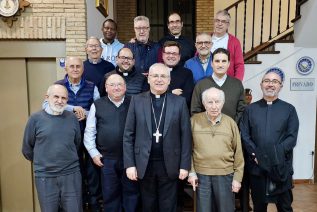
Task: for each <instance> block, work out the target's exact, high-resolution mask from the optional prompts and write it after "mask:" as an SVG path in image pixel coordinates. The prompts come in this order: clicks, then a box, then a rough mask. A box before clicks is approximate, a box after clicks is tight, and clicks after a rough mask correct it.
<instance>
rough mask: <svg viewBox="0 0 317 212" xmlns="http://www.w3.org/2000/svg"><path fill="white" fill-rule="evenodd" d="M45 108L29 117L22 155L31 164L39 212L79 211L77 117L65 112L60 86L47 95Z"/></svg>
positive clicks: (63, 89) (65, 97)
mask: <svg viewBox="0 0 317 212" xmlns="http://www.w3.org/2000/svg"><path fill="white" fill-rule="evenodd" d="M46 100H47V102H48V107H46V108H45V109H44V110H41V111H39V112H37V113H34V114H32V115H31V116H30V118H29V120H28V123H27V125H26V127H25V132H24V138H23V146H22V153H23V155H24V157H25V158H26V159H27V160H29V161H31V162H32V163H33V165H34V175H35V186H36V189H37V193H38V198H39V202H40V207H41V211H58V210H59V207H60V208H61V209H62V211H77V212H80V211H82V210H83V209H82V199H81V182H82V181H81V174H80V168H79V158H78V153H77V151H78V149H79V147H80V143H81V135H80V128H79V123H78V121H77V118H76V116H75V115H74V114H73V113H71V112H69V111H65V108H66V104H67V100H68V95H67V90H66V88H65V87H64V86H62V85H52V86H50V87H49V88H48V91H47V94H46Z"/></svg>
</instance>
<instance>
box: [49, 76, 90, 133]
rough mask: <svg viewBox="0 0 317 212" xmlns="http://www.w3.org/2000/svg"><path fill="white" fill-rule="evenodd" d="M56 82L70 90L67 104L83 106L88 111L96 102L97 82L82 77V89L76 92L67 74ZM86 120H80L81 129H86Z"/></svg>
mask: <svg viewBox="0 0 317 212" xmlns="http://www.w3.org/2000/svg"><path fill="white" fill-rule="evenodd" d="M55 84H60V85H64V86H65V87H66V88H67V91H68V102H67V104H69V105H73V106H81V107H82V108H84V109H85V110H87V111H89V110H90V106H91V104H92V103H93V102H94V88H95V84H94V83H93V82H90V81H87V80H85V79H84V78H81V82H80V89H79V90H78V92H77V93H76V94H75V93H74V92H73V91H72V90H71V89H70V84H69V82H68V79H67V75H66V76H65V78H64V79H62V80H59V81H57V82H55ZM85 122H86V120H84V121H81V122H80V128H81V130H84V129H85Z"/></svg>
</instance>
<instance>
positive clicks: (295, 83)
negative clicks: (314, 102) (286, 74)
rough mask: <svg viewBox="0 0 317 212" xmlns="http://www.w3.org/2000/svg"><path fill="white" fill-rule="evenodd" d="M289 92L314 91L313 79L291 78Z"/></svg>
mask: <svg viewBox="0 0 317 212" xmlns="http://www.w3.org/2000/svg"><path fill="white" fill-rule="evenodd" d="M290 90H291V91H314V90H315V79H314V78H291V82H290Z"/></svg>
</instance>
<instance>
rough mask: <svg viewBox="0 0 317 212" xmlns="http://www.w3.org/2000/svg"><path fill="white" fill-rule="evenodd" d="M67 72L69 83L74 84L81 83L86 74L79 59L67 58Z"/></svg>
mask: <svg viewBox="0 0 317 212" xmlns="http://www.w3.org/2000/svg"><path fill="white" fill-rule="evenodd" d="M65 70H66V73H67V75H68V79H69V81H70V82H71V83H73V84H77V83H79V82H80V80H81V77H82V75H83V72H84V64H83V61H82V60H81V59H80V58H79V57H73V56H71V57H67V59H66V67H65Z"/></svg>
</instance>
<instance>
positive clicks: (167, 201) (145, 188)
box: [140, 161, 177, 212]
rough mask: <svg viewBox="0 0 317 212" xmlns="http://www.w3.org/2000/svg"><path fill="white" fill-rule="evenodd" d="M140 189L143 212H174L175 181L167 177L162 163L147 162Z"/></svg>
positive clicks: (175, 197)
mask: <svg viewBox="0 0 317 212" xmlns="http://www.w3.org/2000/svg"><path fill="white" fill-rule="evenodd" d="M140 189H141V198H142V208H143V211H144V212H176V208H177V179H170V178H169V177H168V176H167V173H166V169H165V165H164V161H149V164H148V166H147V169H146V172H145V176H144V178H143V179H142V180H140Z"/></svg>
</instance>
